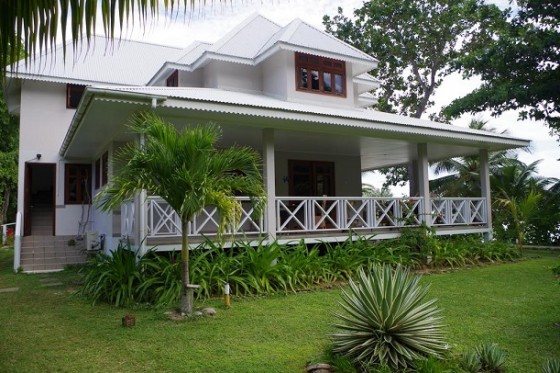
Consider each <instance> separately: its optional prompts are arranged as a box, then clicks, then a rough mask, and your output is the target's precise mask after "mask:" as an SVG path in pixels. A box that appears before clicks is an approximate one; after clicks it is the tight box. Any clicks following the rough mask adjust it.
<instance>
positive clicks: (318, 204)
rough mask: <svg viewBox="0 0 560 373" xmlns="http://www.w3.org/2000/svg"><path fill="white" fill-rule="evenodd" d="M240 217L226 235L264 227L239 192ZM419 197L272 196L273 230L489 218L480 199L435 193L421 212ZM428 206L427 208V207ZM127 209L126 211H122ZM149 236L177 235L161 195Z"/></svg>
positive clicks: (195, 225)
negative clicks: (433, 197) (273, 210)
mask: <svg viewBox="0 0 560 373" xmlns="http://www.w3.org/2000/svg"><path fill="white" fill-rule="evenodd" d="M237 198H238V200H239V201H241V204H242V216H241V219H240V221H239V223H238V224H237V226H236V227H234V229H233V231H232V232H228V234H242V235H246V236H249V235H260V234H262V233H265V232H266V225H265V221H264V216H262V217H259V218H256V217H255V216H253V212H254V211H253V207H252V205H251V201H250V199H249V198H248V197H237ZM424 210H425V209H424V200H423V199H422V198H377V197H376V198H370V197H277V198H276V199H275V211H276V227H274V228H275V229H276V233H277V234H278V235H282V234H286V235H288V234H297V233H321V232H324V233H329V232H339V233H340V232H341V231H349V230H355V231H358V232H359V231H367V230H373V229H375V230H383V229H392V228H401V227H413V226H418V225H420V224H421V223H422V222H423V221H427V220H428V221H429V220H430V219H431V224H432V225H433V226H469V225H470V226H480V225H483V224H486V222H487V207H486V200H485V199H484V198H435V199H433V200H431V213H429V214H423V213H422V211H424ZM428 210H429V211H430V209H428ZM125 211H126V213H124V212H125ZM146 211H147V220H146V221H147V228H148V238H166V237H179V236H180V235H181V221H180V219H179V216H178V215H177V214H176V213H175V211H174V210H173V209H172V208H171V206H169V204H168V203H167V202H165V200H163V199H162V198H160V197H148V200H147V209H146ZM122 215H123V216H122V217H123V218H125V216H126V219H123V222H122V226H123V232H129V233H131V232H132V230H133V220H132V219H133V217H132V216H133V215H134V209H133V205H132V204H130V205H129V206H128V207H127V208H126V209H125V210H124V211H123V214H122ZM219 222H220V216H219V214H218V212H217V209H216V208H215V207H208V208H206V209H205V210H203V211H202V213H201V214H200V215H199V216H198V217H197V218H196V220H195V221H194V222H192V223H191V224H189V226H188V234H189V235H190V236H202V235H206V236H212V235H215V234H216V232H217V229H218V226H219Z"/></svg>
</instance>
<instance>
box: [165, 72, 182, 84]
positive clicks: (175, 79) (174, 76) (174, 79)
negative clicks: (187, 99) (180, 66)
mask: <svg viewBox="0 0 560 373" xmlns="http://www.w3.org/2000/svg"><path fill="white" fill-rule="evenodd" d="M166 85H167V86H168V87H178V86H179V72H178V71H177V70H175V71H173V73H171V75H169V78H167V81H166Z"/></svg>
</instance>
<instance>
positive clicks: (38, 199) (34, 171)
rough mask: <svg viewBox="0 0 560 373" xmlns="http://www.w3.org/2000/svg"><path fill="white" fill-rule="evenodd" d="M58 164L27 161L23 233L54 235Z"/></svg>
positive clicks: (26, 234) (27, 234)
mask: <svg viewBox="0 0 560 373" xmlns="http://www.w3.org/2000/svg"><path fill="white" fill-rule="evenodd" d="M55 180H56V164H54V163H26V164H25V186H24V222H23V234H24V235H25V236H29V235H42V236H54V232H55V219H54V216H55V186H56V183H55Z"/></svg>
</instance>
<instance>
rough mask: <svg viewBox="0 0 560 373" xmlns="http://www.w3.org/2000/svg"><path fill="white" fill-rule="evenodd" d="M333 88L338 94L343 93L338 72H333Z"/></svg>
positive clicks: (340, 76)
mask: <svg viewBox="0 0 560 373" xmlns="http://www.w3.org/2000/svg"><path fill="white" fill-rule="evenodd" d="M334 90H335V92H336V93H337V94H339V95H341V94H343V93H344V88H343V81H342V75H340V74H334Z"/></svg>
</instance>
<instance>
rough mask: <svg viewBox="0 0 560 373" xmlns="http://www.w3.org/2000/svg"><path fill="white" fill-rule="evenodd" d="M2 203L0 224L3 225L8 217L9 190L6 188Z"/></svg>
mask: <svg viewBox="0 0 560 373" xmlns="http://www.w3.org/2000/svg"><path fill="white" fill-rule="evenodd" d="M3 200H4V203H3V204H2V207H1V209H0V224H4V223H5V222H6V218H7V215H8V208H9V207H10V188H9V187H8V186H7V187H6V189H5V190H4V199H3Z"/></svg>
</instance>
